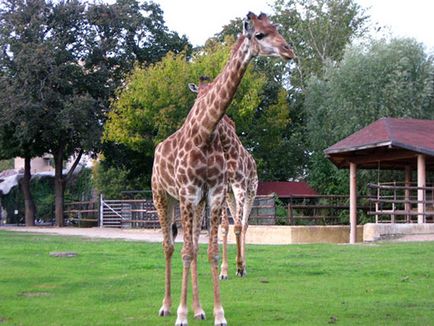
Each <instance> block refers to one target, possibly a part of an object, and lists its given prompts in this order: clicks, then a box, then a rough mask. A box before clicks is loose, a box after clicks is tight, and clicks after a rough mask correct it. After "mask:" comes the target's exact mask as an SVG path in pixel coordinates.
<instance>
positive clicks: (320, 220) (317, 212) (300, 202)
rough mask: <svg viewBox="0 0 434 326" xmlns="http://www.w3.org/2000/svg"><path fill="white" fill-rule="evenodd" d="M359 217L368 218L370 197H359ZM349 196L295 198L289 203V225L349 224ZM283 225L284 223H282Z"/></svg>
mask: <svg viewBox="0 0 434 326" xmlns="http://www.w3.org/2000/svg"><path fill="white" fill-rule="evenodd" d="M357 207H358V216H359V217H360V216H365V217H367V216H368V211H369V209H370V207H369V201H368V197H358V199H357ZM349 208H350V203H349V196H347V195H317V196H309V197H298V196H294V197H291V198H289V200H288V202H287V213H288V224H289V225H342V224H349ZM282 224H283V223H282Z"/></svg>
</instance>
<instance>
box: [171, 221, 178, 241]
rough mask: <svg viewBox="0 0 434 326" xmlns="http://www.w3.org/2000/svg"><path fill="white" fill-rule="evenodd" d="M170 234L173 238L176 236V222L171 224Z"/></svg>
mask: <svg viewBox="0 0 434 326" xmlns="http://www.w3.org/2000/svg"><path fill="white" fill-rule="evenodd" d="M172 235H173V239H175V238H176V236H177V235H178V227H177V226H176V223H173V224H172Z"/></svg>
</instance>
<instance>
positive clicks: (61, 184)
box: [53, 150, 65, 227]
mask: <svg viewBox="0 0 434 326" xmlns="http://www.w3.org/2000/svg"><path fill="white" fill-rule="evenodd" d="M53 154H54V196H55V197H54V198H55V199H54V203H55V209H54V211H55V217H56V222H55V225H56V226H58V227H62V226H64V221H63V208H64V206H63V204H64V193H65V179H64V176H63V150H58V151H57V153H53Z"/></svg>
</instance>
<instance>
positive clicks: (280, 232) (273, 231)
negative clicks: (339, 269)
mask: <svg viewBox="0 0 434 326" xmlns="http://www.w3.org/2000/svg"><path fill="white" fill-rule="evenodd" d="M220 231H221V230H220ZM219 237H220V239H221V238H222V237H221V232H219ZM349 239H350V227H349V226H347V225H330V226H329V225H327V226H320V225H312V226H275V225H267V226H262V225H250V226H249V228H248V230H247V236H246V243H249V244H297V243H349ZM362 240H363V226H358V227H357V241H358V242H361V241H362ZM228 242H229V243H235V235H234V231H233V225H231V226H230V228H229V236H228Z"/></svg>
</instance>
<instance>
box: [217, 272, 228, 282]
mask: <svg viewBox="0 0 434 326" xmlns="http://www.w3.org/2000/svg"><path fill="white" fill-rule="evenodd" d="M219 279H221V280H222V281H223V280H227V279H228V276H227V275H224V274H220V276H219Z"/></svg>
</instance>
